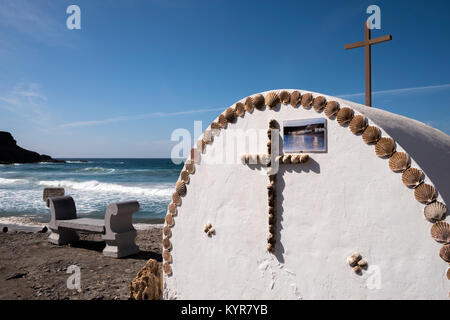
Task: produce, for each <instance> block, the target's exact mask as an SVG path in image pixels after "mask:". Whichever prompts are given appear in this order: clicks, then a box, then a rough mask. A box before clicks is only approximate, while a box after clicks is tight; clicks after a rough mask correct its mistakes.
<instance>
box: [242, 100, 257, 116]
mask: <svg viewBox="0 0 450 320" xmlns="http://www.w3.org/2000/svg"><path fill="white" fill-rule="evenodd" d="M244 107H245V110H246V111H247V112H250V113H252V112H253V109H255V107H254V106H253V99H252V97H248V98H247V99H245V102H244Z"/></svg>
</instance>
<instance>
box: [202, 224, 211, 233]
mask: <svg viewBox="0 0 450 320" xmlns="http://www.w3.org/2000/svg"><path fill="white" fill-rule="evenodd" d="M211 228H212V224H211V223H207V224H205V226H204V227H203V231H204V232H205V233H207V232H208V231H209V229H211Z"/></svg>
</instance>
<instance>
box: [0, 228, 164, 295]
mask: <svg viewBox="0 0 450 320" xmlns="http://www.w3.org/2000/svg"><path fill="white" fill-rule="evenodd" d="M47 237H48V233H25V232H15V231H12V232H11V231H10V232H8V233H2V232H1V230H0V299H2V300H5V299H7V300H11V299H12V300H17V299H38V300H49V299H50V300H53V299H71V300H83V299H105V300H109V299H128V298H129V294H130V291H129V289H130V282H131V280H132V279H133V278H134V277H135V276H136V274H137V273H138V272H139V270H140V269H141V268H142V266H144V264H145V262H146V261H147V260H148V259H150V258H152V259H156V260H157V261H161V259H162V258H161V239H162V231H161V228H160V227H156V226H155V227H153V228H152V229H150V230H139V231H138V237H137V239H136V243H137V244H138V245H139V248H140V249H141V252H140V253H139V254H137V255H133V256H130V257H126V258H122V259H113V258H108V257H105V256H103V254H102V250H103V248H104V247H105V243H104V242H103V241H102V240H101V236H100V235H89V234H80V241H78V242H77V243H76V244H73V245H71V246H56V245H53V244H51V243H49V242H48V241H47ZM70 265H77V266H79V267H80V270H81V289H80V290H76V289H75V290H70V289H68V288H67V279H68V278H69V277H70V276H71V274H69V273H66V270H67V267H69V266H70Z"/></svg>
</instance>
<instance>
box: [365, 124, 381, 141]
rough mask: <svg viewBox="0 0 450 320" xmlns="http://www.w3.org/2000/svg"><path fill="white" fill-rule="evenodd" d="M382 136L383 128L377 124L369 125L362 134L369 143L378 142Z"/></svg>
mask: <svg viewBox="0 0 450 320" xmlns="http://www.w3.org/2000/svg"><path fill="white" fill-rule="evenodd" d="M380 137H381V130H380V129H379V128H378V127H375V126H368V127H367V128H366V130H364V132H363V134H362V139H363V140H364V142H365V143H367V144H372V143H376V142H377V141H378V140H380Z"/></svg>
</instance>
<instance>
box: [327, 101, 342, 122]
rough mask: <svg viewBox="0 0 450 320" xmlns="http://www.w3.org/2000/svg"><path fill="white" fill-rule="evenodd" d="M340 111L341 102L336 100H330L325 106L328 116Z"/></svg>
mask: <svg viewBox="0 0 450 320" xmlns="http://www.w3.org/2000/svg"><path fill="white" fill-rule="evenodd" d="M338 112H339V103H337V102H336V101H328V102H327V105H326V107H325V115H326V116H327V117H328V118H331V117H334V116H335V115H337V113H338Z"/></svg>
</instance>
